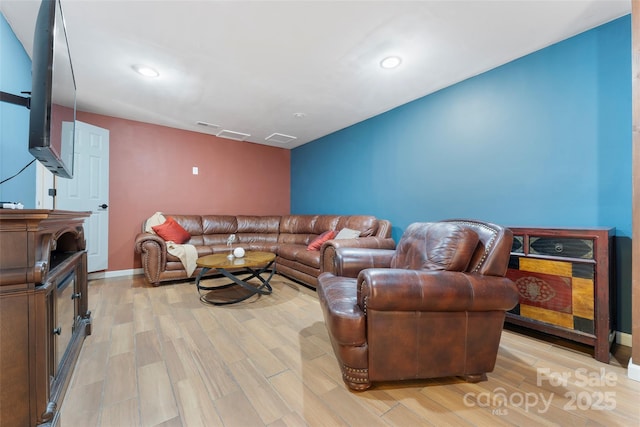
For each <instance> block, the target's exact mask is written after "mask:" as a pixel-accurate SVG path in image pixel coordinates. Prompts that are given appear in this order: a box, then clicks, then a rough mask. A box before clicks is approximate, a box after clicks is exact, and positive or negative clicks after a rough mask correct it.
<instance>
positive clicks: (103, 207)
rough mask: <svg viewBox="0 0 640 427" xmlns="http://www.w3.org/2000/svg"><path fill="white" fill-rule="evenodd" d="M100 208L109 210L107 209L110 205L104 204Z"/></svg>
mask: <svg viewBox="0 0 640 427" xmlns="http://www.w3.org/2000/svg"><path fill="white" fill-rule="evenodd" d="M98 207H99V208H101V209H107V208H108V207H109V205H108V204H106V203H103V204H101V205H100V206H98Z"/></svg>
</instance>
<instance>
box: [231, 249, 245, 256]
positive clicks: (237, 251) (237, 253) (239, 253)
mask: <svg viewBox="0 0 640 427" xmlns="http://www.w3.org/2000/svg"><path fill="white" fill-rule="evenodd" d="M233 255H234V256H235V257H236V258H242V257H243V256H244V249H242V248H235V249H234V250H233Z"/></svg>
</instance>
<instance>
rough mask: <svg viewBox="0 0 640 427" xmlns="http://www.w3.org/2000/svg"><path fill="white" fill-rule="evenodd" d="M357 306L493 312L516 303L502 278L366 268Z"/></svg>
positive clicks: (515, 293)
mask: <svg viewBox="0 0 640 427" xmlns="http://www.w3.org/2000/svg"><path fill="white" fill-rule="evenodd" d="M357 283H358V284H357V289H358V305H360V307H361V308H362V309H363V310H364V311H365V312H366V311H367V310H368V309H369V310H377V311H495V310H501V311H506V310H510V309H512V308H513V307H515V306H516V304H517V303H518V299H519V295H518V289H517V288H516V286H515V284H514V283H513V282H512V281H511V280H510V279H508V278H506V277H496V276H483V275H480V274H474V273H463V272H457V271H425V270H404V269H392V268H387V269H377V268H373V269H367V270H363V271H361V272H360V274H359V275H358V282H357Z"/></svg>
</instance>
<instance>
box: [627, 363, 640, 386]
mask: <svg viewBox="0 0 640 427" xmlns="http://www.w3.org/2000/svg"><path fill="white" fill-rule="evenodd" d="M627 376H628V377H629V379H632V380H634V381H640V365H635V364H634V363H633V359H629V366H628V367H627Z"/></svg>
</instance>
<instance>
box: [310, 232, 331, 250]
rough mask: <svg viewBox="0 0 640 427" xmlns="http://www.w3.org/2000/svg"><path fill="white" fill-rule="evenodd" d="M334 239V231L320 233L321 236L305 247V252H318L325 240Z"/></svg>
mask: <svg viewBox="0 0 640 427" xmlns="http://www.w3.org/2000/svg"><path fill="white" fill-rule="evenodd" d="M334 237H336V232H335V231H333V230H329V231H325V232H324V233H322V234H321V235H319V236H318V237H316V238H315V239H313V241H312V242H311V243H309V246H307V250H308V251H319V250H320V248H321V247H322V244H323V243H324V242H326V241H327V240H331V239H333V238H334Z"/></svg>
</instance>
